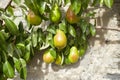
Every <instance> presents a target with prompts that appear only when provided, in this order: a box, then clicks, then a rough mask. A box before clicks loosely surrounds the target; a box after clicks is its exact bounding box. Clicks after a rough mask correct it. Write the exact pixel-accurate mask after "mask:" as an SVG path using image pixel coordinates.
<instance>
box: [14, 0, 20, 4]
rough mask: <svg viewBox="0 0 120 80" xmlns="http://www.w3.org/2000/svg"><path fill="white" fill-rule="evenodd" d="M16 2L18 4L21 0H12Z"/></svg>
mask: <svg viewBox="0 0 120 80" xmlns="http://www.w3.org/2000/svg"><path fill="white" fill-rule="evenodd" d="M13 1H14V2H15V3H16V4H18V5H19V4H20V3H21V0H13Z"/></svg>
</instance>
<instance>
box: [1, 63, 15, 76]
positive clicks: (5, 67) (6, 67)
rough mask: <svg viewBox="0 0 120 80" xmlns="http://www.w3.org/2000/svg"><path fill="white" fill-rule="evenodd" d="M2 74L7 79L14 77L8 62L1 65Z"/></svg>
mask: <svg viewBox="0 0 120 80" xmlns="http://www.w3.org/2000/svg"><path fill="white" fill-rule="evenodd" d="M3 73H4V74H5V75H6V76H7V77H9V78H13V77H14V69H13V67H12V66H11V64H10V63H9V62H8V61H6V62H5V63H4V64H3Z"/></svg>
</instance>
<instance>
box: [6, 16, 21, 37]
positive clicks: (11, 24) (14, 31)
mask: <svg viewBox="0 0 120 80" xmlns="http://www.w3.org/2000/svg"><path fill="white" fill-rule="evenodd" d="M4 21H5V25H6V27H7V29H8V30H9V32H10V33H11V34H12V35H18V33H19V31H18V29H17V26H16V24H15V23H14V22H13V21H12V20H10V19H8V18H5V20H4Z"/></svg>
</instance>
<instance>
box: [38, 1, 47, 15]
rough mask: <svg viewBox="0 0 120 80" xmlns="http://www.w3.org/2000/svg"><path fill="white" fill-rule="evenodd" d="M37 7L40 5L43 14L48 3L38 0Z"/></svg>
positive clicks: (39, 8)
mask: <svg viewBox="0 0 120 80" xmlns="http://www.w3.org/2000/svg"><path fill="white" fill-rule="evenodd" d="M37 7H38V10H39V12H40V14H43V13H44V12H45V8H46V3H45V2H44V1H39V0H37Z"/></svg>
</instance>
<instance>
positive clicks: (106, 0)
mask: <svg viewBox="0 0 120 80" xmlns="http://www.w3.org/2000/svg"><path fill="white" fill-rule="evenodd" d="M104 3H105V5H106V6H107V7H109V8H111V7H112V5H113V0H104Z"/></svg>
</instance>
